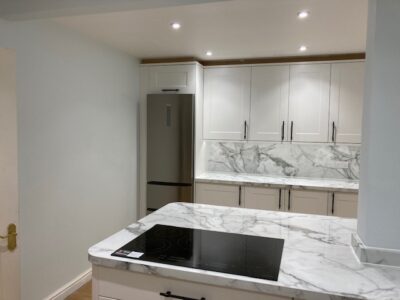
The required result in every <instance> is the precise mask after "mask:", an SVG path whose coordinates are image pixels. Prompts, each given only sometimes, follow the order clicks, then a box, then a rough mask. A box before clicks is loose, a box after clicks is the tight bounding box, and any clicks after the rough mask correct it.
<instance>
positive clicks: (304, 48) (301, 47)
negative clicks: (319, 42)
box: [299, 46, 307, 52]
mask: <svg viewBox="0 0 400 300" xmlns="http://www.w3.org/2000/svg"><path fill="white" fill-rule="evenodd" d="M299 51H300V52H304V51H307V47H306V46H300V48H299Z"/></svg>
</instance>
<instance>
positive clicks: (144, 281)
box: [92, 266, 292, 300]
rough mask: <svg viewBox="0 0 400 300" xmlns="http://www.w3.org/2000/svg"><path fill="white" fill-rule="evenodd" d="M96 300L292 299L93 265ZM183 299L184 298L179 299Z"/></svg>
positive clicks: (94, 295) (94, 298)
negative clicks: (176, 297)
mask: <svg viewBox="0 0 400 300" xmlns="http://www.w3.org/2000/svg"><path fill="white" fill-rule="evenodd" d="M92 282H93V298H92V299H93V300H167V299H174V298H172V297H165V296H162V295H161V294H160V293H167V292H171V294H173V295H177V296H180V297H187V298H190V299H199V300H200V299H202V298H204V299H205V300H222V299H229V300H243V299H246V300H291V299H292V298H287V297H278V296H274V295H267V294H259V293H254V292H248V291H243V290H237V289H230V288H223V287H218V286H212V285H206V284H199V283H194V282H189V281H183V280H176V279H169V278H163V277H158V276H155V275H145V274H141V273H134V272H129V271H123V270H116V269H111V268H104V267H99V266H93V279H92ZM178 299H182V298H178Z"/></svg>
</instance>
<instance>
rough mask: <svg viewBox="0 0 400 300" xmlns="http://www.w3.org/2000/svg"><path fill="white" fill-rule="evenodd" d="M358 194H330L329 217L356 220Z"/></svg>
mask: <svg viewBox="0 0 400 300" xmlns="http://www.w3.org/2000/svg"><path fill="white" fill-rule="evenodd" d="M357 204H358V194H351V193H331V201H330V202H329V215H331V216H337V217H342V218H357V207H358V205H357Z"/></svg>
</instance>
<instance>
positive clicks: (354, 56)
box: [200, 53, 365, 66]
mask: <svg viewBox="0 0 400 300" xmlns="http://www.w3.org/2000/svg"><path fill="white" fill-rule="evenodd" d="M359 59H365V53H345V54H326V55H308V56H282V57H267V58H248V59H223V60H203V61H200V63H201V64H202V65H203V66H222V65H224V66H226V65H254V64H276V63H297V62H318V61H338V60H359Z"/></svg>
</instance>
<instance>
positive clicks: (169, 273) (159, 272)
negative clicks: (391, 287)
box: [88, 247, 365, 300]
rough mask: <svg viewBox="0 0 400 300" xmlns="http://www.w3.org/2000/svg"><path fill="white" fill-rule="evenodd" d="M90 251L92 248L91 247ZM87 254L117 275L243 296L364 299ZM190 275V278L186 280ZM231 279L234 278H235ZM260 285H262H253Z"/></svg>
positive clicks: (339, 299) (338, 299) (93, 262)
mask: <svg viewBox="0 0 400 300" xmlns="http://www.w3.org/2000/svg"><path fill="white" fill-rule="evenodd" d="M92 248H93V247H92ZM92 248H90V249H89V251H88V258H89V262H90V263H91V264H93V265H96V266H100V267H106V268H112V269H117V270H121V271H127V272H132V273H141V274H147V275H152V276H159V277H164V278H170V279H176V280H183V281H189V282H193V283H199V284H206V285H213V286H219V287H224V288H234V289H238V290H243V291H247V292H256V293H260V294H266V295H272V296H282V297H290V298H296V299H307V300H362V299H365V298H364V297H354V296H353V295H348V296H344V295H336V294H332V293H331V294H330V293H325V292H318V291H309V290H302V289H296V288H291V287H285V286H282V285H279V283H278V282H276V284H274V282H270V283H269V282H267V281H266V280H258V279H254V278H247V277H244V276H243V279H241V280H240V279H237V278H229V277H230V276H231V275H229V274H223V275H224V276H225V277H223V276H221V275H219V274H220V273H218V272H212V271H205V270H201V272H206V273H207V274H204V273H197V272H196V270H195V269H194V270H192V269H190V268H184V267H175V266H173V267H174V268H172V267H171V266H169V265H162V264H156V263H154V265H153V263H148V262H144V261H140V263H135V262H133V261H124V260H123V259H119V258H118V259H111V258H106V257H101V256H96V255H94V254H91V253H90V252H91V249H92ZM188 274H190V276H189V277H190V278H188V276H187V275H188ZM234 277H237V276H236V275H235V276H234ZM254 280H256V281H264V282H254Z"/></svg>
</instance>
